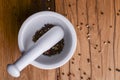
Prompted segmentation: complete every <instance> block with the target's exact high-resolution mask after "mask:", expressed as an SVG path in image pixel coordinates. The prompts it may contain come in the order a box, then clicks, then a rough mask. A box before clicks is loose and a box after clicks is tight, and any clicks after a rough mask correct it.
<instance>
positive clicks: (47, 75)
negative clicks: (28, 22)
mask: <svg viewBox="0 0 120 80" xmlns="http://www.w3.org/2000/svg"><path fill="white" fill-rule="evenodd" d="M41 10H52V11H56V12H58V13H60V14H62V15H64V16H65V17H67V18H68V19H69V20H70V21H71V22H72V24H73V25H74V28H75V30H76V32H77V43H78V44H77V49H76V52H75V54H74V56H73V57H72V59H71V60H70V61H69V62H68V63H67V64H65V65H64V66H62V67H60V68H58V69H54V70H42V69H38V68H35V67H33V66H31V65H30V66H28V67H27V68H25V69H24V70H23V71H22V72H21V76H20V77H19V78H13V77H11V76H10V75H8V73H7V71H6V66H7V64H9V63H13V62H14V61H15V60H16V59H18V58H19V57H20V55H21V53H20V51H19V48H18V44H17V37H18V31H19V29H20V26H21V24H22V23H23V21H24V20H25V19H26V18H27V17H28V16H30V15H31V14H33V13H35V12H38V11H41ZM119 61H120V0H55V1H54V0H48V1H47V0H0V80H120V62H119Z"/></svg>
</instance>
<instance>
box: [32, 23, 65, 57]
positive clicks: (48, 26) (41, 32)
mask: <svg viewBox="0 0 120 80" xmlns="http://www.w3.org/2000/svg"><path fill="white" fill-rule="evenodd" d="M54 26H55V25H53V24H45V25H44V26H43V27H42V28H41V29H40V30H38V31H36V33H35V34H34V36H33V39H32V41H33V42H36V41H37V40H38V39H39V38H40V37H41V36H42V35H44V34H45V33H46V32H47V31H48V30H50V29H51V28H52V27H54ZM63 47H64V39H62V40H61V41H59V42H58V43H57V44H56V45H54V46H53V47H52V48H50V49H49V50H47V51H46V52H44V53H43V55H46V56H52V55H55V54H60V52H61V51H62V50H63Z"/></svg>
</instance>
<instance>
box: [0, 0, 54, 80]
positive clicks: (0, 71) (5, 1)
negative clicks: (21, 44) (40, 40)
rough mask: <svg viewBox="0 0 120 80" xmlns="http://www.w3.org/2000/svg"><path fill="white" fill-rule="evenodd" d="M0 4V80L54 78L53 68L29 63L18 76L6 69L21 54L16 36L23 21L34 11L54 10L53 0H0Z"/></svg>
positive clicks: (45, 79) (42, 79)
mask: <svg viewBox="0 0 120 80" xmlns="http://www.w3.org/2000/svg"><path fill="white" fill-rule="evenodd" d="M41 4H44V5H41ZM51 4H52V5H51ZM0 5H1V7H0V44H1V46H0V51H1V53H0V57H1V58H0V80H49V79H52V80H54V79H55V70H49V71H48V70H41V69H38V68H35V67H33V66H31V65H30V66H28V67H27V68H25V69H24V70H23V71H22V72H21V76H20V77H19V78H13V77H11V76H10V75H8V73H7V71H6V67H7V64H9V63H13V62H14V61H15V60H16V59H18V58H19V57H20V55H21V53H20V51H19V48H18V45H17V44H18V43H17V37H18V31H19V28H20V26H21V24H22V23H23V21H24V20H25V19H26V18H27V17H29V16H30V15H32V14H33V13H35V12H39V11H41V10H48V7H50V10H53V11H54V10H55V8H54V7H55V4H54V0H51V2H49V1H48V0H20V1H19V0H0ZM43 6H44V7H43Z"/></svg>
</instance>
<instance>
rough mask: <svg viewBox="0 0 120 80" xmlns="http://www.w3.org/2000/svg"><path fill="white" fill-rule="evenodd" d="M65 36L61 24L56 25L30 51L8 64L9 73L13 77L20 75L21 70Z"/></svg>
mask: <svg viewBox="0 0 120 80" xmlns="http://www.w3.org/2000/svg"><path fill="white" fill-rule="evenodd" d="M63 37H64V31H63V29H62V28H61V27H60V26H54V27H53V28H51V29H50V30H49V31H47V32H46V33H45V34H44V35H43V36H42V37H41V38H39V39H38V41H37V42H36V43H35V45H34V46H32V47H31V48H30V49H29V50H28V51H26V52H25V54H24V55H23V56H21V57H20V58H19V59H18V60H17V61H16V62H15V63H13V64H9V65H8V66H7V71H8V73H9V74H10V75H11V76H13V77H19V76H20V71H22V70H23V69H24V68H25V67H26V66H28V65H29V64H30V63H31V62H32V61H34V60H35V59H36V58H37V57H39V56H40V55H41V54H43V53H44V52H45V51H47V50H49V49H50V48H51V47H53V46H54V45H55V44H56V43H58V42H59V41H60V40H61V39H62V38H63Z"/></svg>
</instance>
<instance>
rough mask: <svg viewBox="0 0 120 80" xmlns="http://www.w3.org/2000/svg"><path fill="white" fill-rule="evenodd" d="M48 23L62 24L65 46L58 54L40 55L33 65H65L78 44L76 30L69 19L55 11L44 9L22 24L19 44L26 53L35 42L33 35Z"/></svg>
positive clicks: (46, 66)
mask: <svg viewBox="0 0 120 80" xmlns="http://www.w3.org/2000/svg"><path fill="white" fill-rule="evenodd" d="M48 23H50V24H54V25H57V26H61V28H62V29H63V30H64V41H65V43H64V44H65V46H64V49H63V51H62V52H61V53H60V54H58V55H54V56H51V57H48V56H44V55H40V56H39V57H38V58H37V59H36V60H34V61H33V62H31V64H32V65H33V66H35V67H37V68H41V69H54V68H58V67H60V66H62V65H64V64H65V63H66V62H68V61H69V60H70V58H71V57H72V55H73V54H74V51H75V49H76V44H77V38H76V32H75V30H74V28H73V25H72V24H71V23H70V22H69V20H68V19H66V18H65V17H64V16H62V15H60V14H58V13H55V12H51V11H43V12H38V13H35V14H33V15H32V16H30V17H29V18H28V19H27V20H26V21H25V22H24V23H23V25H22V26H21V29H20V31H19V35H18V44H19V48H20V51H21V52H23V53H24V52H25V51H27V50H28V49H30V48H31V47H32V46H33V45H34V44H35V43H34V42H33V41H32V37H33V35H34V34H35V32H36V31H37V30H39V29H41V28H42V26H44V24H48ZM36 52H37V51H36ZM33 55H34V54H33Z"/></svg>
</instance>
